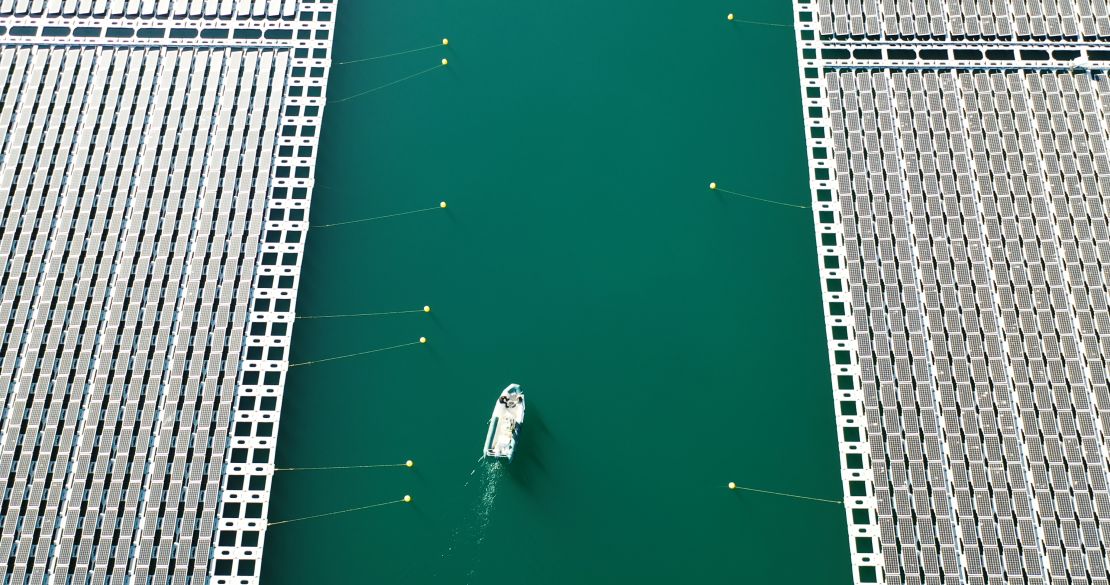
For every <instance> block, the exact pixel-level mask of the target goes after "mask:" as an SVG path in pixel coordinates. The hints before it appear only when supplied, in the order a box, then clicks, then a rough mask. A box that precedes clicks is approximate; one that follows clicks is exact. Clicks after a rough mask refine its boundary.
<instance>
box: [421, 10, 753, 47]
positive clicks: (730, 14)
mask: <svg viewBox="0 0 1110 585" xmlns="http://www.w3.org/2000/svg"><path fill="white" fill-rule="evenodd" d="M734 18H736V16H735V15H733V14H732V13H731V12H729V13H728V19H729V20H732V19H734ZM443 44H445V45H446V44H447V43H443Z"/></svg>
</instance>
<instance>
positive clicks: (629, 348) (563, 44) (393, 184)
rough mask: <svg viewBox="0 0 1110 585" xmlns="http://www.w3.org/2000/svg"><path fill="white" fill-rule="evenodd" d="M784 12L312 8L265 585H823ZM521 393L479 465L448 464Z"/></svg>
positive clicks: (829, 423)
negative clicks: (317, 114) (732, 194)
mask: <svg viewBox="0 0 1110 585" xmlns="http://www.w3.org/2000/svg"><path fill="white" fill-rule="evenodd" d="M728 12H736V13H737V16H738V17H740V18H750V19H755V20H766V21H774V22H789V21H790V14H791V13H790V6H789V2H787V1H786V0H761V1H753V0H744V1H743V2H738V1H735V0H734V1H733V2H731V3H726V2H724V1H719V0H703V1H700V2H668V3H664V2H653V3H645V2H634V1H632V0H607V1H605V2H598V1H596V0H561V1H559V2H549V3H538V2H519V1H517V2H510V1H508V0H468V1H466V2H444V1H442V0H439V1H431V0H404V1H391V2H385V1H377V0H374V1H369V0H342V1H341V3H340V7H339V14H338V23H337V24H338V30H337V33H336V45H335V58H336V60H337V61H343V60H347V59H357V58H361V57H367V56H373V55H380V54H384V53H392V52H395V51H400V50H405V49H409V48H414V47H420V46H425V45H430V44H432V43H435V42H438V40H439V39H440V38H442V37H444V36H447V37H449V38H450V40H451V44H450V46H449V47H447V48H436V49H432V50H428V51H424V52H419V53H413V54H409V55H404V56H400V57H395V58H391V59H384V60H379V61H370V62H366V63H360V64H354V65H341V66H338V67H335V68H334V69H333V70H332V77H331V86H330V89H329V94H330V96H331V97H332V98H333V99H336V98H341V97H345V96H349V95H352V94H355V93H357V92H360V91H363V90H366V89H369V88H373V87H377V86H379V85H383V84H385V83H388V82H391V81H394V80H397V79H400V78H402V77H404V76H406V75H410V74H412V73H414V72H417V71H420V70H422V69H425V68H427V67H430V66H432V65H434V64H436V63H438V62H439V59H441V58H443V57H447V58H449V59H450V66H449V67H448V68H446V69H439V70H436V71H433V72H432V73H429V74H427V75H423V76H420V77H417V78H415V79H412V80H409V81H406V82H404V83H401V84H398V85H395V86H392V87H390V88H388V89H385V90H382V91H379V92H376V93H373V94H370V95H367V96H365V97H362V98H359V99H355V100H352V101H348V102H344V103H336V104H333V105H330V106H328V108H327V116H326V119H325V124H324V131H323V144H322V147H321V152H320V159H319V169H318V175H317V181H318V183H317V184H318V189H317V191H316V194H315V200H314V202H313V208H312V219H313V222H314V223H330V222H333V221H343V220H348V219H353V218H359V217H368V216H376V215H383V214H388V213H393V212H399V211H406V210H412V209H418V208H423V207H430V206H433V205H435V204H437V203H438V202H439V201H440V200H441V199H446V200H447V201H448V202H449V204H450V207H449V209H448V210H447V211H445V212H440V211H436V212H430V213H423V214H416V215H410V216H405V217H399V218H394V219H389V220H383V221H376V222H371V223H366V224H358V225H352V226H346V227H337V228H331V229H327V230H321V231H313V232H311V233H310V235H309V238H308V252H307V257H306V259H305V263H304V269H303V275H304V278H303V280H302V284H301V293H300V302H299V307H298V310H299V312H300V313H301V314H304V315H314V314H324V313H350V312H363V311H387V310H397V309H411V308H418V307H421V306H423V305H425V304H429V305H431V306H432V307H433V309H434V311H433V313H432V314H431V315H424V314H412V315H401V316H393V317H376V318H366V319H356V320H320V321H301V322H299V323H298V324H297V327H296V331H295V335H294V337H293V341H294V347H293V361H295V362H298V361H305V360H311V359H316V358H319V357H326V356H331V355H338V354H345V353H350V352H354V351H360V350H364V349H371V348H375V347H384V346H389V345H395V344H398V343H404V342H408V341H412V340H414V339H416V338H418V337H419V336H422V335H423V336H427V337H428V339H429V343H428V344H427V345H426V346H417V347H410V348H405V349H401V350H396V351H392V352H387V353H381V354H375V355H371V356H366V357H363V358H357V359H351V360H344V361H338V362H332V363H328V364H322V365H318V366H312V367H305V368H298V369H295V370H293V371H292V373H291V375H290V377H289V383H288V385H287V387H286V394H285V403H284V412H283V413H282V426H281V437H280V441H279V448H278V463H279V464H280V465H282V466H300V465H342V464H349V463H387V462H396V461H404V460H405V459H409V458H411V459H413V460H415V461H416V463H417V465H416V467H415V468H414V469H412V470H406V469H403V468H399V469H374V470H363V471H340V472H324V473H298V474H286V475H279V476H278V477H277V479H276V480H275V482H274V488H273V501H272V502H273V503H272V506H271V509H270V516H271V519H272V520H281V519H286V518H292V517H298V516H304V515H309V514H315V513H320V512H326V511H330V510H335V509H341V508H347V507H354V506H360V505H365V504H372V503H376V502H384V501H388V500H395V499H397V498H399V497H401V496H402V495H404V494H412V495H413V496H414V498H415V502H414V503H413V504H410V505H408V506H402V505H394V506H388V507H384V508H378V509H374V510H369V511H365V512H360V513H354V514H347V515H343V516H336V517H331V518H326V519H320V520H312V521H307V522H299V523H293V524H287V525H282V526H277V527H274V528H273V529H272V530H271V531H270V533H269V535H268V538H267V541H266V551H265V563H264V573H263V583H265V584H266V585H281V584H293V583H298V584H299V583H348V582H355V583H374V584H432V583H436V584H443V583H447V584H455V583H459V584H465V583H474V584H491V583H517V584H528V585H540V584H553V585H563V584H570V583H575V584H585V585H590V584H602V583H606V584H607V583H639V584H673V583H698V584H716V583H721V584H725V583H728V584H735V583H753V584H754V583H768V582H772V580H773V582H775V583H780V584H782V583H798V584H812V583H849V582H850V581H851V579H850V568H849V562H848V561H849V553H848V546H847V545H848V542H847V538H846V527H845V520H844V513H843V511H842V509H841V508H839V507H838V506H833V505H829V504H821V503H814V502H804V501H797V500H787V499H780V498H773V497H770V496H762V495H758V494H741V493H739V492H730V491H729V490H728V489H727V488H725V487H724V486H725V484H726V483H727V482H728V481H730V480H731V481H736V482H738V483H740V484H742V485H751V486H755V487H761V488H766V489H771V490H780V491H793V492H800V493H804V494H808V495H814V496H819V497H827V498H839V497H840V482H839V467H838V464H837V452H836V434H835V433H836V431H835V427H834V420H833V404H832V400H831V396H832V395H831V389H830V384H829V373H828V363H827V354H826V351H825V343H824V333H823V329H822V315H821V308H820V296H819V286H818V279H817V270H816V266H817V259H816V256H815V250H814V237H813V226H812V216H811V215H810V214H809V212H808V211H803V210H799V209H790V208H785V207H776V206H771V205H766V204H759V203H755V202H751V201H747V200H743V199H736V198H727V197H726V196H722V195H720V194H717V193H712V192H710V191H708V190H707V188H706V185H707V183H708V182H709V181H710V180H716V181H717V182H719V183H720V184H721V186H722V187H725V188H729V189H732V190H736V191H745V192H749V193H752V194H758V195H761V196H766V197H772V198H779V199H782V200H786V201H792V202H798V203H805V202H806V201H807V199H808V192H807V184H806V171H805V147H804V142H803V129H802V123H801V109H800V94H799V90H798V79H797V68H796V57H795V52H794V45H793V33H792V31H791V30H789V29H780V28H770V27H757V26H749V25H744V24H739V23H729V22H727V21H726V20H725V15H726V14H727V13H728ZM510 382H519V383H521V384H522V385H523V386H524V388H525V390H526V391H527V392H528V400H529V409H528V419H527V422H526V424H525V426H524V429H523V433H522V438H521V441H522V442H521V446H520V448H519V449H518V451H517V457H516V459H515V460H514V461H513V462H512V464H511V465H508V466H496V465H489V464H486V463H480V462H479V461H478V458H479V455H480V453H481V447H482V440H483V438H484V436H485V431H486V424H487V421H488V418H489V413H490V410H491V409H492V407H493V402H494V400H495V399H496V398H497V395H498V393H499V392H500V391H501V389H502V388H504V387H505V386H506V385H507V384H509V383H510Z"/></svg>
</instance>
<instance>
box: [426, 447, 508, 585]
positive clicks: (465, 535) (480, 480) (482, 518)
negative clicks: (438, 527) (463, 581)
mask: <svg viewBox="0 0 1110 585" xmlns="http://www.w3.org/2000/svg"><path fill="white" fill-rule="evenodd" d="M504 469H505V468H504V466H503V465H502V462H500V461H497V460H495V459H486V458H485V457H482V458H481V459H479V460H478V464H477V465H475V466H474V469H472V470H470V475H469V476H468V477H467V480H466V483H465V484H463V490H464V491H469V488H470V486H471V484H474V485H475V486H476V488H477V489H478V490H480V492H479V493H478V497H477V499H476V501H475V503H474V505H473V506H472V507H471V508H470V510H469V511H468V513H467V515H466V518H464V520H463V522H462V524H461V525H460V526H459V527H457V528H456V529H455V530H454V532H453V533H452V534H451V543H450V545H448V547H447V551H446V552H444V553H443V554H442V555H440V557H441V558H442V559H443V560H449V559H452V558H454V557H455V556H458V557H459V558H464V559H466V562H467V563H468V564H469V566H467V567H465V570H466V577H467V582H468V583H469V580H470V578H471V577H473V576H474V573H475V572H476V571H477V570H478V566H477V563H478V559H479V558H480V557H481V555H478V554H477V553H476V552H470V553H469V554H468V553H467V552H463V551H458V549H459V548H461V547H464V546H465V547H468V548H469V547H479V546H481V545H482V543H483V542H485V539H486V531H487V529H488V528H489V522H490V516H491V515H492V513H493V505H494V502H495V501H496V500H497V484H498V481H499V480H500V478H501V475H502V473H503V471H504ZM457 552H459V553H460V554H458V555H456V553H457Z"/></svg>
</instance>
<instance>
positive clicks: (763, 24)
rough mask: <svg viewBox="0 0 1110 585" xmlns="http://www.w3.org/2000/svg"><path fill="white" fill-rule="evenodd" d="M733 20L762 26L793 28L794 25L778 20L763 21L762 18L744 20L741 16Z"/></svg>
mask: <svg viewBox="0 0 1110 585" xmlns="http://www.w3.org/2000/svg"><path fill="white" fill-rule="evenodd" d="M733 20H734V21H735V22H743V23H746V24H758V25H762V26H779V27H783V28H794V25H792V24H782V23H778V22H764V21H762V20H744V19H743V18H734V19H733Z"/></svg>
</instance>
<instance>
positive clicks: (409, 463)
mask: <svg viewBox="0 0 1110 585" xmlns="http://www.w3.org/2000/svg"><path fill="white" fill-rule="evenodd" d="M413 465H415V464H414V463H413V462H412V459H409V460H408V461H406V462H405V467H412V466H413Z"/></svg>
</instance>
